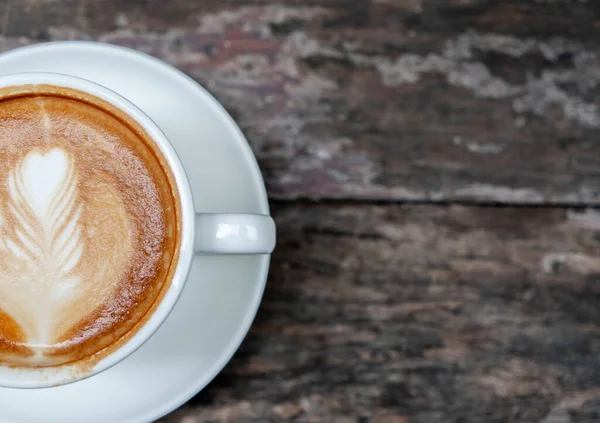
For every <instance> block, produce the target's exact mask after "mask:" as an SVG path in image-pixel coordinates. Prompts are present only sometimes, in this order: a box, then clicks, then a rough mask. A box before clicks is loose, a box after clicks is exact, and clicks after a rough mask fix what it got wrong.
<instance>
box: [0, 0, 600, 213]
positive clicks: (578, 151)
mask: <svg viewBox="0 0 600 423" xmlns="http://www.w3.org/2000/svg"><path fill="white" fill-rule="evenodd" d="M2 9H4V12H2ZM2 16H3V17H4V19H2ZM2 22H4V23H2ZM599 27H600V7H599V4H598V2H593V1H565V0H547V1H542V0H537V1H521V0H518V1H517V0H503V1H491V0H448V1H439V0H438V1H434V0H431V1H428V0H396V1H394V0H371V1H367V0H360V1H353V0H352V1H350V0H327V1H315V0H313V1H303V2H300V1H290V2H283V1H281V2H279V1H266V0H262V1H260V0H244V1H235V2H233V1H216V0H212V1H209V0H204V1H192V0H173V1H169V2H164V1H142V0H135V1H128V2H120V1H117V0H112V1H102V0H101V1H93V2H92V1H81V0H79V1H75V0H61V1H42V0H28V1H24V2H15V1H7V0H4V1H2V2H0V28H2V34H3V35H2V36H1V37H0V46H1V47H0V48H2V49H3V50H8V49H10V48H13V47H17V46H19V45H24V44H30V43H34V42H38V41H47V40H63V39H84V40H88V39H92V40H100V41H105V42H110V43H116V44H120V45H124V46H129V47H133V48H136V49H139V50H141V51H144V52H147V53H149V54H152V55H154V56H156V57H159V58H161V59H164V60H166V61H167V62H169V63H171V64H173V65H175V66H177V67H178V68H180V69H181V70H183V71H184V72H186V73H188V74H189V75H191V76H192V77H194V78H195V79H196V80H198V81H199V82H201V83H202V84H203V85H204V86H206V87H207V88H208V89H209V90H210V91H212V92H213V93H214V94H215V95H216V97H217V98H218V99H219V100H221V101H222V102H223V104H224V105H225V106H226V107H227V108H228V109H229V111H230V112H231V113H232V114H233V116H234V117H235V118H236V119H237V121H238V122H239V124H240V125H241V126H242V129H243V130H244V131H245V133H246V134H247V136H248V138H249V140H250V142H251V144H252V147H253V149H254V151H255V153H256V154H257V156H258V158H259V161H260V163H261V166H262V169H263V171H264V173H265V177H266V181H267V185H268V187H269V193H270V196H271V198H273V199H284V200H285V199H298V198H304V199H362V200H381V201H427V202H454V201H463V202H499V203H519V204H542V203H545V204H548V203H554V204H559V205H564V204H573V205H585V204H589V205H597V204H600V189H599V187H600V161H599V159H598V158H597V157H600V143H599V142H598V134H599V128H600V110H598V94H599V93H600V89H599V84H600V70H599V69H600V56H599V54H600V53H599V51H600V50H599V49H600V37H598V35H597V33H598V28H599Z"/></svg>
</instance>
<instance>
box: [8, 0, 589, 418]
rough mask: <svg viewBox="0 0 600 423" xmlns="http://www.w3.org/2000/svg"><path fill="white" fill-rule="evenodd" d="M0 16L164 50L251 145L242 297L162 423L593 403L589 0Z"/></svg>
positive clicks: (90, 5) (71, 35) (211, 5)
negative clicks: (265, 220) (196, 379)
mask: <svg viewBox="0 0 600 423" xmlns="http://www.w3.org/2000/svg"><path fill="white" fill-rule="evenodd" d="M0 34H2V35H0V49H2V50H8V49H11V48H14V47H18V46H21V45H25V44H30V43H35V42H40V41H47V40H64V39H93V40H100V41H105V42H110V43H116V44H120V45H124V46H129V47H133V48H136V49H139V50H141V51H144V52H147V53H150V54H152V55H154V56H156V57H159V58H161V59H164V60H166V61H167V62H169V63H171V64H173V65H175V66H177V67H178V68H180V69H182V70H183V71H185V72H186V73H188V74H189V75H191V76H192V77H193V78H195V79H196V80H198V81H199V82H200V83H202V84H203V85H204V86H205V87H207V88H208V89H209V90H210V91H211V92H212V93H213V94H214V95H215V96H216V97H217V98H218V99H219V100H220V101H222V102H223V104H224V105H225V106H226V107H227V109H228V110H229V111H230V113H231V114H232V115H233V116H234V117H235V118H236V120H237V121H238V122H239V124H240V126H241V127H242V129H243V130H244V132H245V133H246V135H247V137H248V139H249V140H250V143H251V145H252V147H253V149H254V152H255V154H256V155H257V157H258V159H259V161H260V164H261V166H262V169H263V172H264V175H265V178H266V182H267V185H268V189H269V194H270V198H271V201H272V207H273V214H274V216H275V218H276V220H277V222H278V226H279V234H280V237H279V247H278V250H277V252H276V254H275V255H274V257H273V265H272V269H271V275H270V280H269V284H268V288H267V291H266V294H265V299H264V303H263V306H262V308H261V310H260V312H259V314H258V317H257V320H256V322H255V324H254V326H253V328H252V330H251V332H250V334H249V336H248V338H247V339H246V341H245V342H244V344H243V346H242V347H241V349H240V351H239V352H238V354H237V355H236V356H235V358H234V359H233V360H232V361H231V363H230V364H229V365H228V366H227V368H226V369H225V370H224V371H223V373H222V374H221V375H220V376H218V377H217V379H216V380H215V381H214V382H213V383H212V384H211V385H210V386H209V387H208V388H207V389H205V390H204V391H203V392H202V393H200V394H199V395H198V396H197V397H196V398H194V399H193V400H192V401H190V403H189V404H187V405H186V406H184V407H182V408H181V409H180V410H178V411H176V412H174V413H173V414H171V415H169V416H167V417H165V418H164V419H163V420H161V422H163V423H193V422H218V423H225V422H235V423H249V422H261V423H262V422H285V421H295V422H326V423H330V422H331V423H453V422H456V423H459V422H460V423H471V422H472V423H488V422H490V423H495V422H498V423H505V422H523V423H525V422H527V423H529V422H533V423H584V422H585V423H590V422H597V421H598V420H599V419H600V327H599V326H598V324H599V323H600V282H599V278H600V260H598V257H599V254H600V212H599V211H596V209H595V207H598V206H600V131H599V129H600V102H599V101H598V99H599V98H600V97H599V95H600V35H599V34H600V2H598V1H596V0H587V1H584V0H580V1H567V0H536V1H520V0H502V1H492V0H404V1H402V0H370V1H368V0H321V1H318V0H303V1H300V0H295V1H284V0H278V1H275V0H242V1H235V2H234V1H232V0H219V1H217V0H203V1H194V0H171V1H150V0H148V1H142V0H135V1H127V2H125V1H118V0H111V1H92V0H89V1H81V0H79V1H75V0H60V1H58V0H56V1H49V0H26V1H25V0H24V1H17V0H12V1H10V0H0Z"/></svg>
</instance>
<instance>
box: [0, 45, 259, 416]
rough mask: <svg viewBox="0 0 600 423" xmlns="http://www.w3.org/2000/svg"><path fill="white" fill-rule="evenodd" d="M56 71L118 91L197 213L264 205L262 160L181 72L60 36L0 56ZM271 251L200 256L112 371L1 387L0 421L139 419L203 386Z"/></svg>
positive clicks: (20, 65)
mask: <svg viewBox="0 0 600 423" xmlns="http://www.w3.org/2000/svg"><path fill="white" fill-rule="evenodd" d="M33 71H40V72H57V73H65V74H69V75H74V76H79V77H82V78H86V79H89V80H92V81H94V82H97V83H100V84H102V85H104V86H106V87H108V88H111V89H112V90H114V91H116V92H118V93H119V94H121V95H123V96H124V97H126V98H128V99H129V100H131V101H132V102H133V103H135V104H136V105H137V106H138V107H140V108H141V109H142V110H144V111H145V112H146V113H147V114H148V115H149V116H150V117H151V118H152V119H153V120H154V121H155V122H156V123H157V124H158V125H159V126H160V127H161V128H162V129H163V131H164V132H165V134H166V135H167V137H169V139H170V140H171V142H172V143H173V144H174V146H175V149H176V150H177V152H178V153H179V155H180V157H181V159H182V161H183V164H184V166H185V168H186V171H187V172H188V175H189V177H190V180H191V184H192V189H193V192H194V197H195V204H196V210H197V211H199V212H245V213H264V214H268V213H269V208H268V202H267V195H266V192H265V187H264V183H263V180H262V177H261V175H260V171H259V169H258V165H257V163H256V160H255V158H254V156H253V155H252V152H251V150H250V147H249V146H248V144H247V142H246V139H245V138H244V136H243V135H242V133H241V132H240V131H239V129H238V128H237V126H236V125H235V123H234V122H233V120H232V119H231V118H230V117H229V115H228V114H227V113H226V112H225V110H224V109H223V108H222V107H221V106H220V105H219V104H218V103H217V102H216V100H215V99H214V98H213V97H212V96H210V94H208V93H207V92H206V91H205V90H204V89H203V88H201V87H200V86H199V85H198V84H196V83H195V82H194V81H192V80H191V79H189V78H188V77H186V76H185V75H184V74H182V73H181V72H179V71H178V70H176V69H174V68H172V67H170V66H168V65H167V64H165V63H163V62H161V61H159V60H156V59H153V58H151V57H149V56H146V55H144V54H141V53H138V52H135V51H132V50H128V49H124V48H121V47H115V46H108V45H103V44H95V43H86V42H58V43H49V44H41V45H34V46H30V47H25V48H20V49H17V50H13V51H11V52H8V53H4V54H2V55H0V75H3V74H9V73H16V72H33ZM268 267H269V257H268V256H246V257H242V256H236V257H223V256H221V257H198V258H197V259H196V260H195V262H194V265H193V267H192V271H191V273H190V277H189V280H188V282H187V286H186V288H185V290H184V292H183V294H182V297H181V299H180V300H179V303H178V304H177V306H176V307H175V309H174V311H173V313H172V314H171V316H170V317H169V318H168V319H167V321H166V322H165V324H164V325H163V326H162V327H161V328H160V330H159V331H158V332H157V333H156V334H155V335H154V337H153V338H152V339H150V341H148V342H147V343H146V344H145V345H144V346H143V347H142V348H141V349H140V350H139V351H137V352H136V353H135V354H133V355H132V356H131V357H129V358H128V359H126V360H125V361H123V362H122V363H120V364H119V365H117V366H115V367H113V368H112V369H110V370H108V371H106V372H104V373H102V374H100V375H98V376H95V377H92V378H90V379H88V380H84V381H82V382H77V383H75V384H72V385H67V386H63V387H59V388H50V389H42V390H15V389H6V388H0V422H3V423H17V422H18V423H23V422H27V423H29V422H44V423H69V422H77V423H80V422H86V423H96V422H98V423H107V422H110V423H125V422H127V423H138V422H139V423H141V422H144V423H145V422H151V421H154V420H156V419H158V418H160V417H162V416H163V415H165V414H167V413H169V412H170V411H172V410H174V409H176V408H177V407H179V406H180V405H182V404H183V403H185V402H186V401H187V400H188V399H190V398H191V397H192V396H194V395H195V394H196V393H197V392H198V391H200V390H201V389H202V388H204V387H205V386H206V385H207V384H208V383H209V382H210V381H211V380H212V379H213V378H214V377H215V376H216V375H217V373H219V372H220V371H221V369H222V368H223V367H224V366H225V364H226V363H227V362H228V361H229V360H230V358H231V356H232V355H233V353H234V352H235V350H236V349H237V348H238V346H239V345H240V343H241V341H242V340H243V338H244V336H245V335H246V333H247V331H248V329H249V327H250V324H251V323H252V320H253V319H254V316H255V314H256V311H257V308H258V305H259V303H260V299H261V297H262V293H263V290H264V286H265V282H266V278H267V271H268Z"/></svg>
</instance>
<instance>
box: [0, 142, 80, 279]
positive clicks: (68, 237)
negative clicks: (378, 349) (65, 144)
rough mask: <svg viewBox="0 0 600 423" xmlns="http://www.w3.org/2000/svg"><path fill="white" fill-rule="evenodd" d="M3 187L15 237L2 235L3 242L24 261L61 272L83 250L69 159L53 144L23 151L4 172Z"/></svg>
mask: <svg viewBox="0 0 600 423" xmlns="http://www.w3.org/2000/svg"><path fill="white" fill-rule="evenodd" d="M8 187H9V190H8V193H9V201H10V203H9V208H8V210H9V212H10V214H11V215H12V217H13V218H14V223H15V235H16V239H10V238H8V239H6V247H7V248H8V249H9V250H10V251H11V252H12V253H13V254H14V255H15V256H16V257H19V258H22V259H25V260H26V261H27V262H28V264H29V265H32V266H38V267H42V268H44V270H45V272H46V273H52V274H54V275H56V276H57V277H60V278H61V279H64V278H66V277H67V276H68V275H69V274H70V273H71V271H72V270H73V269H74V268H75V266H76V265H77V262H78V261H79V259H80V258H81V255H82V253H83V246H82V245H81V228H80V227H79V219H80V217H81V206H77V202H76V200H77V176H76V172H75V165H74V162H73V161H72V160H71V159H70V157H69V155H68V154H67V152H66V151H64V150H61V149H58V148H55V149H52V150H51V151H50V152H48V153H47V154H45V155H42V154H40V153H37V152H33V153H29V154H28V155H27V156H26V157H25V159H24V160H23V161H22V162H21V163H20V164H19V166H18V167H17V168H16V169H14V170H13V171H12V172H11V173H10V175H9V179H8Z"/></svg>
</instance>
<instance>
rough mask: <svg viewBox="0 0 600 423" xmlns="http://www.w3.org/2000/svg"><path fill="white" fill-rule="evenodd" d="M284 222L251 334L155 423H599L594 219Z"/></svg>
mask: <svg viewBox="0 0 600 423" xmlns="http://www.w3.org/2000/svg"><path fill="white" fill-rule="evenodd" d="M274 215H275V218H276V220H277V223H278V225H279V228H280V234H281V236H280V245H279V248H278V250H277V252H276V254H275V255H274V258H273V266H272V271H271V277H270V280H269V284H268V287H267V292H266V296H265V299H264V302H263V305H262V307H261V310H260V312H259V315H258V318H257V321H256V322H255V324H254V327H253V328H252V330H251V332H250V335H249V336H248V338H247V339H246V341H245V342H244V344H243V346H242V348H241V349H240V351H239V353H238V354H237V355H236V356H235V358H234V359H233V361H232V362H231V363H230V364H229V365H228V367H227V368H226V370H225V371H224V372H223V373H222V374H221V375H220V376H218V377H217V379H216V380H215V381H214V382H213V383H212V384H211V385H209V387H208V388H207V389H206V390H205V391H203V392H202V393H200V394H199V395H198V396H197V397H196V398H195V399H194V400H192V402H191V403H190V404H188V405H187V406H186V407H185V408H183V409H182V410H179V411H178V412H176V413H174V414H172V415H171V416H168V417H166V418H165V419H164V420H161V423H162V422H164V423H179V422H186V423H192V422H198V423H199V422H209V421H210V422H216V423H234V422H235V423H249V422H283V421H296V422H344V423H345V422H348V423H365V422H369V423H391V422H393V423H454V422H456V423H459V422H462V423H471V422H472V423H482V422H485V423H496V422H497V423H506V422H523V423H525V422H535V423H550V422H552V423H574V422H579V423H583V422H586V423H591V422H592V421H597V419H598V417H599V416H600V414H598V413H599V412H600V408H598V407H599V406H600V389H599V388H600V366H599V362H598V357H599V356H600V327H599V326H598V323H600V308H599V307H598V304H599V300H600V285H598V283H597V280H598V275H599V274H600V263H599V262H598V253H599V252H600V214H598V212H596V211H593V210H559V209H541V208H518V209H514V208H492V207H490V208H477V207H461V206H451V207H431V206H426V205H425V206H368V205H361V206H345V207H336V206H310V207H303V206H299V205H290V206H280V207H277V208H276V209H275V210H274ZM565 416H566V417H565Z"/></svg>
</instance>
